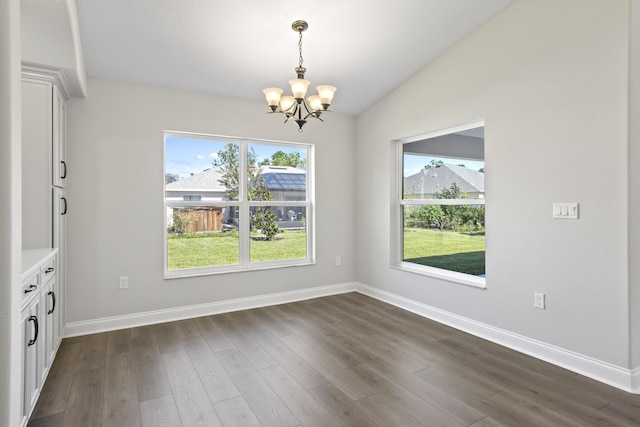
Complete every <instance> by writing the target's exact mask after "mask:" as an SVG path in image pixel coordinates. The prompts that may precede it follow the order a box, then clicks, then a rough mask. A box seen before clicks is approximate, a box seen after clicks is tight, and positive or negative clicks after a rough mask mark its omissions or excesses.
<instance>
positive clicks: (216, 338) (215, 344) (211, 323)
mask: <svg viewBox="0 0 640 427" xmlns="http://www.w3.org/2000/svg"><path fill="white" fill-rule="evenodd" d="M215 318H216V316H205V317H199V318H197V319H195V322H196V325H198V328H199V329H200V335H201V336H202V338H204V339H205V341H206V342H207V344H209V347H211V350H213V351H223V350H229V349H230V348H235V345H234V344H233V343H232V342H231V340H230V339H229V337H228V336H227V335H226V334H225V333H224V332H223V331H222V328H220V326H219V325H218V324H217V323H216V321H215Z"/></svg>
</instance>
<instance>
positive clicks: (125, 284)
mask: <svg viewBox="0 0 640 427" xmlns="http://www.w3.org/2000/svg"><path fill="white" fill-rule="evenodd" d="M128 287H129V278H128V277H127V276H120V289H127V288H128Z"/></svg>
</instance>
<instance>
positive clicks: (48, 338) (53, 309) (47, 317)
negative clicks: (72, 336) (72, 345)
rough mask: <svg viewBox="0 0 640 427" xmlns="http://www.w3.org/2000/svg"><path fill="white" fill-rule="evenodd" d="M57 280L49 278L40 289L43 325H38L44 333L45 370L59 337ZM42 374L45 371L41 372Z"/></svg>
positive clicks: (51, 358)
mask: <svg viewBox="0 0 640 427" xmlns="http://www.w3.org/2000/svg"><path fill="white" fill-rule="evenodd" d="M57 290H58V286H57V281H56V276H54V277H52V278H51V279H49V281H48V282H47V283H46V284H45V285H44V287H43V288H42V290H41V291H40V295H41V302H40V303H41V304H42V307H43V315H42V321H43V323H44V325H42V324H41V325H40V328H41V330H42V331H43V333H44V336H42V340H43V343H44V350H43V355H44V365H45V371H46V370H48V369H49V368H50V367H51V364H52V363H53V359H54V357H55V355H56V349H57V348H58V339H59V335H60V334H59V322H60V320H59V312H60V311H59V308H60V307H59V305H58V304H59V300H58V295H57ZM42 374H43V375H44V374H45V372H43V373H42Z"/></svg>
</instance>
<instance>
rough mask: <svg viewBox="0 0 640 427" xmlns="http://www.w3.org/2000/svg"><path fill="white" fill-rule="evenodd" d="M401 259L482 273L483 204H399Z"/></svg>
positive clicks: (483, 264)
mask: <svg viewBox="0 0 640 427" xmlns="http://www.w3.org/2000/svg"><path fill="white" fill-rule="evenodd" d="M402 208H403V209H402V213H403V215H402V218H403V245H402V249H403V253H402V260H403V261H405V262H411V263H414V264H420V265H424V266H428V267H435V268H442V269H445V270H450V271H457V272H460V273H466V274H471V275H475V276H484V274H485V235H484V206H474V205H422V206H403V207H402Z"/></svg>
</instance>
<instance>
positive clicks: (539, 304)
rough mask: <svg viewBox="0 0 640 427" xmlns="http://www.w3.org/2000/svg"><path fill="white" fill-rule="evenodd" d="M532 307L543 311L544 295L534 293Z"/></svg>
mask: <svg viewBox="0 0 640 427" xmlns="http://www.w3.org/2000/svg"><path fill="white" fill-rule="evenodd" d="M533 306H534V307H535V308H539V309H541V310H544V294H542V293H540V292H534V294H533Z"/></svg>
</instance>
